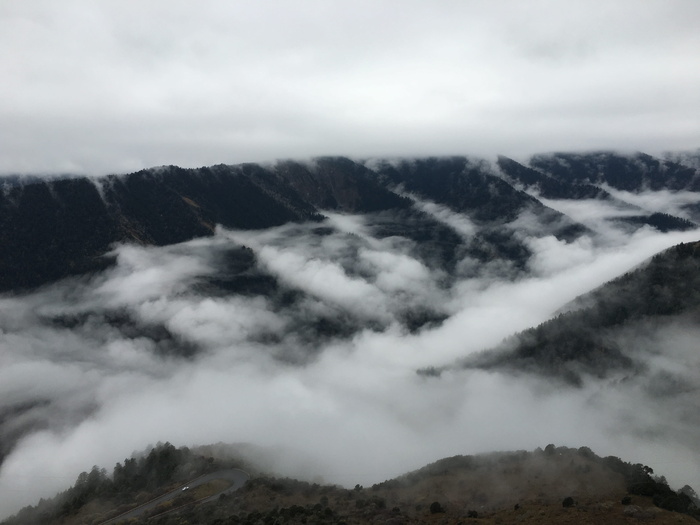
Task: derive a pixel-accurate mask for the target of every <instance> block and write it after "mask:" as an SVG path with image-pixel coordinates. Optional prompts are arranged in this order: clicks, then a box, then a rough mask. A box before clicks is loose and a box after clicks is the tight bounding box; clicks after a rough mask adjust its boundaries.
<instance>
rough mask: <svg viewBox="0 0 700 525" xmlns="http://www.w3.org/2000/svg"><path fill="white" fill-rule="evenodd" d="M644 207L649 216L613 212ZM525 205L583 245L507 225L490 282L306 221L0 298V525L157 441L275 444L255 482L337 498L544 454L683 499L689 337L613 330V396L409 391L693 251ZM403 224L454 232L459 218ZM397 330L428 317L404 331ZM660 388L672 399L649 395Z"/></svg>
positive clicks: (347, 222) (498, 389) (674, 327)
mask: <svg viewBox="0 0 700 525" xmlns="http://www.w3.org/2000/svg"><path fill="white" fill-rule="evenodd" d="M660 195H661V196H660V197H659V198H663V194H660ZM667 197H668V198H669V199H670V197H669V196H668V195H667ZM684 199H685V197H684ZM645 202H653V205H654V206H658V205H660V203H659V202H658V201H654V200H650V199H648V200H647V201H644V200H643V199H641V198H640V199H639V202H636V203H635V204H637V205H639V206H644V205H645ZM686 202H687V200H683V201H682V203H686ZM547 204H548V205H550V206H551V207H553V208H555V209H559V210H561V211H566V212H567V213H568V214H569V215H570V216H571V217H573V218H574V219H576V220H580V221H582V222H584V224H586V225H587V226H589V227H590V228H591V229H592V233H591V234H590V235H587V236H583V237H580V238H579V239H577V240H576V241H573V242H570V243H566V242H564V241H560V240H557V239H556V238H555V237H553V236H549V235H546V234H545V235H540V236H537V235H535V234H532V233H528V230H527V229H523V228H521V226H522V224H520V223H519V222H518V221H516V222H515V223H513V224H512V225H510V227H512V228H514V229H515V230H516V231H520V232H521V235H522V238H523V240H524V242H526V244H527V246H528V247H529V248H530V249H531V250H532V252H533V255H532V257H531V259H530V262H529V265H528V269H527V272H526V273H525V274H521V275H520V276H519V277H518V278H512V275H510V274H509V275H508V278H501V279H499V278H497V267H494V268H492V269H488V268H485V269H484V270H485V271H484V272H482V273H481V274H480V276H479V277H474V276H471V277H467V276H464V277H459V276H458V277H457V278H452V279H449V278H447V277H448V276H446V275H445V272H444V271H441V270H437V269H434V268H431V267H429V265H427V264H426V263H425V261H424V260H422V259H420V258H419V257H417V256H416V250H415V248H416V247H415V245H414V244H413V243H412V242H411V241H409V240H407V239H405V238H400V237H385V238H380V237H379V236H377V235H375V232H374V229H373V222H372V217H371V216H359V215H357V216H353V215H339V214H327V215H328V218H327V219H326V220H325V221H324V223H322V224H317V223H314V224H293V225H287V226H283V227H279V228H273V229H269V230H264V231H256V232H245V231H228V230H224V229H218V230H217V232H216V235H214V236H213V237H211V238H206V239H197V240H193V241H190V242H187V243H183V244H179V245H175V246H169V247H162V248H154V247H142V246H133V245H121V246H117V247H115V249H114V253H113V255H114V256H116V260H117V262H116V264H115V265H114V266H113V267H112V268H110V269H109V270H106V271H104V272H103V273H100V274H97V275H92V276H85V277H79V278H72V279H67V280H65V281H62V282H59V283H55V284H53V285H50V286H47V287H44V288H42V289H39V290H36V291H34V292H31V293H27V294H21V295H6V296H4V297H2V298H0V312H2V314H1V315H0V411H2V413H4V414H7V415H6V417H5V419H4V420H3V421H2V426H0V430H1V431H2V432H3V435H2V436H0V439H1V440H2V441H4V442H6V443H9V442H15V445H14V447H13V448H11V450H9V454H8V455H7V457H6V458H5V461H4V462H3V463H2V466H1V467H0V517H5V516H7V515H8V514H11V513H13V512H15V511H17V510H19V508H20V507H22V506H24V505H27V504H32V503H36V502H37V500H38V498H39V497H47V496H52V495H53V494H55V493H56V492H57V491H59V490H63V489H65V488H67V487H68V486H70V485H71V484H72V483H73V482H74V480H75V478H76V477H77V475H78V474H79V473H80V472H81V471H84V470H89V469H90V468H91V467H92V466H93V465H99V466H103V467H106V468H107V469H108V470H111V468H112V466H113V465H114V463H115V462H117V461H122V460H123V459H124V458H125V457H128V456H130V455H131V454H132V452H133V451H135V450H142V449H144V447H146V446H148V445H149V444H153V443H156V442H157V441H170V442H171V443H173V444H174V445H176V446H185V445H186V446H192V445H197V444H209V443H214V442H219V441H222V442H226V443H252V444H255V445H260V446H263V447H273V448H275V449H280V448H284V449H285V450H286V451H287V453H286V454H285V455H283V456H280V457H279V458H278V460H277V462H276V463H274V464H273V468H274V471H275V473H276V474H280V475H290V476H295V477H301V478H305V479H318V478H319V477H321V478H322V479H323V480H324V481H325V482H328V483H338V484H341V485H344V486H354V485H355V484H357V483H360V484H372V483H376V482H380V481H383V480H385V479H388V478H391V477H394V476H396V475H399V474H401V473H404V472H406V471H409V470H411V469H414V468H417V467H420V466H422V465H424V464H425V463H428V462H431V461H434V460H436V459H439V458H442V457H445V456H449V455H455V454H474V453H479V452H486V451H492V450H513V449H534V448H536V447H538V446H540V447H544V446H546V445H547V444H548V443H555V444H556V445H565V446H571V447H578V446H588V447H591V448H592V449H593V451H594V452H596V453H597V454H600V455H616V456H619V457H621V458H622V459H623V460H626V461H631V462H642V463H644V464H649V465H650V466H652V467H653V468H654V469H655V470H656V471H657V473H659V474H663V475H665V476H666V477H667V478H668V480H669V482H670V483H671V485H672V486H674V487H676V488H679V487H681V486H682V485H684V484H686V483H688V484H691V485H692V486H694V487H695V488H696V489H697V487H699V486H700V478H699V477H698V472H700V459H698V455H697V443H698V442H700V421H699V420H698V418H697V416H696V415H693V414H697V413H698V411H697V408H698V401H697V395H694V394H695V393H696V392H697V389H698V388H700V377H699V376H700V374H699V373H698V361H697V359H698V358H697V349H696V344H695V341H697V336H698V335H700V333H698V328H697V324H693V322H692V320H689V319H674V320H670V321H669V322H668V323H666V324H664V325H663V326H658V327H647V329H648V333H646V334H645V333H644V332H643V331H642V330H636V331H635V330H631V332H630V333H626V334H621V335H620V338H621V341H622V340H623V339H624V341H622V342H623V344H624V345H626V347H632V346H633V347H635V348H636V349H637V356H638V357H639V358H641V359H643V360H644V362H645V363H646V365H647V367H648V368H647V370H646V371H645V372H644V373H643V374H642V375H640V376H630V377H627V378H625V379H626V380H624V381H623V380H622V379H623V378H621V377H619V376H615V377H612V378H608V379H605V380H598V379H593V378H587V379H586V381H585V382H584V385H583V387H581V388H569V387H562V386H561V385H559V384H554V383H552V382H548V381H547V380H545V379H543V378H539V377H537V376H534V375H532V376H528V375H522V376H511V375H506V374H501V373H496V372H491V373H487V372H482V371H474V370H471V371H450V372H446V373H444V374H443V375H442V376H441V377H440V378H426V377H422V376H420V375H418V374H416V370H417V369H419V368H421V367H426V366H442V365H449V364H451V363H453V362H454V361H455V360H456V359H458V358H460V357H464V356H465V355H467V354H469V353H471V352H477V351H481V350H484V349H487V348H489V347H492V346H494V345H496V344H498V343H499V342H500V341H501V340H502V339H503V338H505V337H507V336H509V335H511V334H512V333H514V332H516V331H518V330H522V329H525V328H528V327H530V326H533V325H536V324H538V323H541V322H543V321H545V320H547V319H548V318H549V317H550V316H551V315H552V314H553V313H554V312H556V311H557V310H558V309H559V308H561V307H562V306H563V305H565V304H566V303H567V302H569V301H571V300H572V299H574V298H575V297H577V296H578V295H580V294H582V293H585V292H587V291H589V290H591V289H592V288H594V287H596V286H599V285H601V284H603V283H604V282H606V281H608V280H610V279H612V278H614V277H617V276H618V275H620V274H622V273H624V272H626V271H628V270H629V269H631V268H634V267H635V266H637V265H638V264H640V263H642V262H643V261H644V260H645V259H647V258H648V257H650V256H651V255H653V254H655V253H657V252H658V251H660V250H662V249H664V248H666V247H670V246H672V245H674V244H677V243H679V242H687V241H696V240H698V238H699V237H700V231H691V232H685V233H665V234H662V233H659V232H656V231H655V230H652V229H650V228H646V227H645V228H642V229H639V230H638V231H636V232H635V233H633V234H630V233H629V232H625V231H622V230H618V229H615V227H614V223H612V222H610V221H608V219H611V218H615V217H616V216H617V215H619V214H620V213H624V212H623V211H620V210H619V209H617V208H615V207H613V206H611V205H610V204H604V203H601V202H596V201H591V202H584V203H571V202H562V201H559V202H555V201H549V202H547ZM416 207H417V208H419V209H421V210H422V211H424V212H426V213H429V214H430V215H431V216H432V217H434V218H436V219H437V220H439V221H441V222H443V223H445V224H448V225H451V227H453V228H454V229H455V230H456V231H458V232H459V233H460V235H463V236H467V237H468V236H469V235H472V234H473V231H474V228H475V226H474V225H473V224H472V223H471V222H470V221H469V219H468V217H465V216H461V215H460V214H456V213H454V212H450V211H449V210H446V209H444V208H441V207H440V206H438V205H436V204H434V203H429V202H417V203H416ZM519 221H521V222H525V221H527V218H525V217H522V218H521V219H519ZM241 246H246V247H248V249H250V250H252V253H253V254H254V255H255V265H254V266H253V267H252V268H249V269H247V270H246V272H244V273H246V275H247V276H251V275H253V276H255V277H256V278H260V280H258V281H255V283H263V284H260V286H263V285H264V286H268V285H265V284H264V283H269V282H273V281H274V282H275V283H277V284H276V285H275V286H268V288H264V286H263V288H264V290H267V292H266V293H254V292H250V291H248V292H246V293H239V294H235V293H232V292H231V291H230V289H229V288H227V287H226V286H225V285H222V284H221V283H222V281H221V279H223V277H222V276H225V274H226V272H229V271H230V264H231V260H232V259H231V257H232V256H231V254H232V253H234V254H235V253H240V252H241V248H240V247H241ZM245 253H250V252H245ZM227 265H228V266H227ZM224 280H225V279H224ZM410 312H422V313H424V312H428V313H430V314H431V316H432V317H429V319H430V322H427V323H425V324H423V326H422V327H421V328H420V329H410V328H409V327H408V326H407V324H406V322H405V318H406V315H407V313H410ZM436 319H437V320H436ZM440 320H442V321H440ZM333 323H335V324H333ZM664 378H665V379H664ZM663 381H666V383H663ZM663 384H669V385H681V386H680V387H678V388H675V390H674V388H671V387H668V388H666V387H664V388H662V389H661V391H662V392H663V395H659V391H660V390H659V389H658V388H657V389H654V386H655V385H656V386H659V385H661V386H663Z"/></svg>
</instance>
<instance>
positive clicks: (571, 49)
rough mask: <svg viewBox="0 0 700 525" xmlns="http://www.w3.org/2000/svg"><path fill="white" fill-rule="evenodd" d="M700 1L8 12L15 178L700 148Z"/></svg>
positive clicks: (272, 0)
mask: <svg viewBox="0 0 700 525" xmlns="http://www.w3.org/2000/svg"><path fill="white" fill-rule="evenodd" d="M699 24H700V2H699V1H697V0H643V1H640V0H617V1H615V2H610V1H609V0H586V1H578V0H568V1H566V2H561V1H559V0H556V1H555V0H541V1H538V0H533V1H528V0H517V1H515V0H513V1H509V0H502V1H493V0H488V1H480V0H474V1H470V0H454V1H451V0H432V1H430V2H428V1H412V0H352V1H351V2H350V1H345V0H341V1H329V0H307V1H301V0H291V1H290V0H269V1H260V0H256V1H214V0H208V1H207V0H204V1H201V0H200V1H197V2H186V1H175V0H151V1H149V2H141V1H132V0H103V1H100V2H94V1H91V0H62V1H61V2H56V1H54V0H43V1H42V0H22V1H19V0H0V79H2V80H1V81H0V172H2V173H8V172H77V173H93V174H101V173H114V172H123V171H131V170H136V169H139V168H142V167H148V166H154V165H161V164H178V165H181V166H187V167H194V166H201V165H208V164H214V163H221V162H224V163H238V162H244V161H265V160H273V159H276V158H289V157H293V158H301V157H308V156H313V155H323V154H342V155H351V156H363V157H364V156H395V155H425V154H452V153H467V154H475V155H493V154H495V153H502V154H506V155H511V156H515V157H519V156H525V155H528V154H531V153H535V152H541V151H552V150H562V149H566V150H588V149H599V148H606V149H609V148H615V149H624V150H642V151H647V152H650V153H656V152H660V151H664V150H669V149H673V150H677V149H694V148H697V147H698V146H700V119H699V118H698V115H700V31H698V25H699Z"/></svg>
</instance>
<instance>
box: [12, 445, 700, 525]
mask: <svg viewBox="0 0 700 525" xmlns="http://www.w3.org/2000/svg"><path fill="white" fill-rule="evenodd" d="M245 448H246V447H233V446H223V445H215V446H209V447H197V448H195V449H188V448H181V449H177V448H175V447H173V446H172V445H170V444H169V443H166V444H164V445H159V446H158V447H156V448H153V449H151V450H150V452H148V454H143V455H142V456H140V457H138V458H127V459H126V460H124V462H123V464H122V463H121V462H120V463H117V465H116V466H115V467H114V469H113V474H112V475H111V476H108V475H107V473H106V471H105V470H104V469H99V468H98V467H94V468H93V469H92V470H91V471H90V472H89V473H88V472H83V473H82V474H80V476H78V480H77V482H76V483H75V485H74V486H73V487H71V488H70V489H68V490H66V491H64V492H62V493H61V494H59V495H57V496H56V497H55V498H53V499H49V500H44V501H42V502H41V503H39V505H37V506H36V507H26V508H24V509H22V510H21V511H20V512H19V513H18V514H17V515H16V517H13V518H9V519H7V520H5V521H3V522H2V523H4V524H6V525H24V524H26V523H36V522H41V523H43V524H46V525H52V524H58V523H62V524H71V523H114V524H117V523H127V522H128V523H147V522H152V521H153V520H157V523H162V524H163V525H168V524H171V523H200V524H203V525H205V524H211V525H215V524H216V525H220V524H224V523H241V524H251V525H252V524H257V523H291V524H295V523H319V524H321V523H323V524H339V523H360V524H362V523H376V522H378V521H381V522H384V523H434V522H436V521H438V520H439V522H440V523H448V524H453V523H463V522H464V520H465V519H466V520H478V521H477V522H478V523H562V522H564V521H573V522H580V521H581V520H583V519H591V518H593V519H596V520H599V521H600V522H601V523H602V522H604V523H621V524H622V523H629V520H635V521H642V520H652V519H653V520H654V523H695V522H696V520H700V510H699V509H698V506H697V505H698V504H699V503H700V500H698V499H697V494H696V493H695V491H693V489H692V488H690V487H684V489H683V490H681V491H678V492H676V491H673V490H671V489H670V488H669V486H668V485H667V484H666V482H665V481H664V478H663V477H658V476H656V477H655V476H653V474H654V471H653V469H652V468H651V467H648V466H646V465H642V464H630V463H627V462H625V461H623V460H621V459H620V458H617V457H614V456H609V457H605V458H602V457H599V456H597V455H596V454H594V453H593V452H592V451H591V450H590V449H589V448H588V447H580V448H578V449H574V448H567V447H556V446H555V445H553V444H550V445H547V446H546V447H545V449H544V450H543V449H541V448H540V449H537V450H536V451H534V452H526V451H517V452H500V453H491V454H482V455H474V456H472V455H468V456H461V455H460V456H453V457H449V458H444V459H441V460H438V461H436V462H433V463H431V464H429V465H426V466H424V467H422V468H420V469H418V470H415V471H412V472H409V473H406V474H404V475H401V476H399V477H397V478H394V479H391V480H386V481H383V482H381V483H376V484H374V485H372V486H371V487H362V486H361V485H359V484H357V485H355V487H354V489H345V488H341V487H338V486H335V485H326V484H319V483H309V482H305V481H300V480H296V479H290V478H280V477H275V476H274V474H273V473H270V472H264V471H260V470H259V469H258V468H256V467H255V465H254V464H252V463H251V461H250V458H245V455H243V456H242V455H241V453H240V452H241V450H245ZM235 467H244V468H246V469H247V470H250V471H252V472H253V476H252V478H251V479H250V480H249V481H247V483H245V485H244V486H243V487H242V488H239V489H238V490H235V491H233V492H230V491H228V490H227V489H228V487H230V485H231V482H230V481H229V480H227V479H226V478H225V477H224V476H225V475H226V473H227V472H229V471H230V469H232V468H235ZM202 475H204V476H205V479H207V480H208V479H210V478H211V481H208V482H207V483H205V484H203V485H197V486H195V484H196V483H198V481H197V480H198V479H201V478H200V476H202ZM190 480H191V481H190ZM183 485H185V486H186V487H187V489H183V488H182V487H183ZM167 493H171V494H172V495H173V496H175V497H174V499H173V500H169V501H165V502H162V503H161V504H160V505H158V506H156V507H154V508H152V509H150V508H148V507H149V505H148V504H147V503H145V502H147V501H149V500H150V499H152V498H154V497H155V496H157V495H160V494H167ZM217 493H220V495H219V496H217V497H215V498H214V500H213V501H211V496H210V495H211V494H214V495H216V494H217ZM166 497H167V496H166ZM166 497H163V498H160V499H161V500H163V499H164V498H166ZM198 499H199V500H198ZM139 504H140V505H141V508H142V509H143V510H142V511H141V512H139V510H138V509H139ZM134 508H136V511H135V512H134V513H132V512H130V511H131V510H132V509H134ZM134 514H136V515H134ZM114 516H123V517H122V518H119V517H117V518H116V519H110V518H112V517H114ZM105 520H107V521H105Z"/></svg>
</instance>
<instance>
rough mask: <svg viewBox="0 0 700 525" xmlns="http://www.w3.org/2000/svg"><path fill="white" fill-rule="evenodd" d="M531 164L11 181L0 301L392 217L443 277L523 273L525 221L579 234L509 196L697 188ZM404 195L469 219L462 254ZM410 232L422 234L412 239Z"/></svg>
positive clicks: (635, 173)
mask: <svg viewBox="0 0 700 525" xmlns="http://www.w3.org/2000/svg"><path fill="white" fill-rule="evenodd" d="M530 164H531V166H530V167H527V166H523V165H520V164H518V163H516V162H515V161H513V160H510V159H507V158H505V157H501V158H499V161H498V163H497V166H492V165H491V164H489V163H488V162H486V161H479V160H474V159H468V158H466V157H448V158H428V159H404V160H400V161H399V162H389V161H382V160H378V161H372V162H370V163H364V164H363V163H360V162H355V161H352V160H350V159H346V158H339V157H326V158H319V159H315V160H314V161H311V162H307V163H300V162H293V161H284V162H279V163H277V164H273V165H256V164H244V165H238V166H225V165H217V166H211V167H204V168H198V169H182V168H178V167H176V166H164V167H161V168H153V169H149V170H143V171H140V172H136V173H131V174H128V175H113V176H108V177H104V178H95V179H89V178H84V177H67V178H54V179H50V180H44V179H40V178H36V177H34V178H32V177H27V178H20V177H10V176H8V177H5V178H4V179H3V183H2V188H3V191H2V192H1V193H0V246H1V247H2V253H1V254H0V291H10V290H17V289H26V288H31V287H36V286H39V285H43V284H46V283H50V282H52V281H55V280H57V279H60V278H63V277H66V276H68V275H76V274H82V273H85V272H92V271H99V270H100V269H103V268H105V267H106V266H108V265H109V264H110V263H111V261H110V259H109V257H105V254H107V253H108V252H109V251H110V248H111V246H112V245H113V244H114V243H123V242H132V243H138V244H143V245H155V246H163V245H168V244H174V243H178V242H183V241H187V240H190V239H194V238H197V237H202V236H209V235H212V233H213V232H214V229H215V226H216V225H221V226H223V227H225V228H232V229H261V228H269V227H272V226H279V225H281V224H286V223H289V222H298V221H307V220H316V221H318V220H320V219H321V217H322V213H323V210H330V211H340V212H345V213H375V214H376V213H378V212H391V213H393V214H394V215H395V218H394V219H392V220H389V221H387V220H386V215H385V216H384V217H382V218H380V220H381V221H382V222H384V223H386V226H385V229H386V235H396V234H398V235H406V236H408V237H412V238H414V239H415V240H416V241H418V242H425V241H426V240H427V239H428V238H430V237H433V238H434V243H433V245H434V246H437V249H438V250H439V251H442V252H444V253H442V255H441V257H442V264H447V265H448V266H450V265H451V266H452V267H454V262H455V259H456V258H460V257H463V255H465V253H463V252H465V251H466V254H468V255H471V256H473V257H475V258H476V259H478V260H481V261H487V260H493V259H494V258H497V259H504V260H507V261H510V262H511V263H513V264H514V265H515V266H516V267H519V268H523V267H524V265H525V264H526V263H527V259H528V258H529V257H530V255H531V253H530V251H529V249H528V247H527V246H525V245H524V244H523V243H522V241H521V240H519V239H518V236H517V233H515V231H514V229H513V228H508V227H507V226H508V225H509V224H510V223H512V222H513V221H515V219H516V218H517V217H519V216H521V215H522V214H523V213H524V212H528V213H529V214H530V215H532V216H534V217H535V218H536V221H537V223H538V224H539V225H540V226H541V227H543V228H544V231H543V233H552V234H553V235H555V236H556V237H558V238H561V239H566V240H573V239H575V238H577V237H579V236H580V235H582V234H583V233H585V231H586V228H585V227H584V226H582V225H581V224H578V223H576V221H573V220H571V219H569V218H568V217H565V216H563V215H562V214H561V213H559V212H556V211H554V210H552V209H551V208H549V207H547V206H544V205H543V204H542V203H541V202H540V201H539V200H537V199H536V198H535V197H534V196H532V195H529V194H527V193H525V192H523V191H521V190H518V189H516V188H515V187H514V185H516V186H517V185H520V186H522V187H523V188H524V189H530V190H533V189H536V190H537V191H539V192H540V193H541V195H542V196H543V197H547V198H563V199H609V198H610V197H609V195H608V194H607V193H606V192H605V190H604V189H602V188H601V187H600V186H601V185H605V184H607V185H610V186H612V187H615V188H619V189H630V190H633V191H641V190H642V189H644V188H649V189H654V190H657V189H662V188H665V189H669V190H674V191H677V190H681V189H682V190H689V191H698V190H699V189H700V182H699V181H700V179H699V178H698V176H697V171H696V170H694V169H693V168H691V167H685V166H682V165H680V164H677V163H675V162H672V161H669V160H666V161H661V160H657V159H654V158H652V157H649V156H648V155H643V154H639V155H636V156H633V157H625V156H619V155H614V154H611V153H605V154H593V155H571V154H555V155H549V156H545V155H541V156H535V157H533V159H532V160H531V162H530ZM397 191H398V192H399V194H397ZM401 192H408V195H403V194H401ZM411 195H413V196H415V197H418V198H421V199H426V200H428V201H431V202H435V203H438V204H441V205H444V206H446V207H448V208H449V209H450V210H453V211H454V212H458V213H463V214H466V215H467V216H468V217H469V218H470V219H471V220H472V221H473V222H474V223H475V224H476V225H478V226H479V231H477V232H476V234H475V236H474V238H472V239H470V240H469V242H468V243H466V244H465V245H464V247H463V248H464V250H462V251H461V252H460V250H459V249H457V247H458V245H460V244H464V242H463V240H460V239H458V238H456V237H455V235H454V231H453V230H451V229H449V228H448V230H447V231H445V228H444V225H439V224H435V221H434V220H432V219H431V217H426V216H425V213H420V212H419V211H417V210H416V209H415V206H413V205H412V200H411V198H409V197H410V196H411ZM624 220H626V221H627V222H628V223H629V224H630V225H631V226H630V227H631V228H632V229H635V228H639V227H641V226H643V225H645V224H647V225H651V226H652V227H655V228H658V229H662V230H664V231H668V230H683V229H688V228H692V227H693V226H694V225H693V223H691V222H689V221H688V220H687V219H684V218H679V217H675V216H672V215H670V214H659V213H656V214H653V215H652V214H650V213H648V212H643V210H640V214H639V215H637V216H634V217H628V218H626V219H624ZM416 222H418V223H419V224H418V227H419V228H420V231H421V232H423V233H418V234H413V233H411V232H413V231H415V229H416V225H415V224H413V223H416ZM407 223H411V224H410V226H409V225H408V224H407ZM451 237H452V238H451ZM445 244H447V245H449V246H447V247H445ZM439 246H443V247H442V248H440V247H439ZM455 250H456V251H455Z"/></svg>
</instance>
